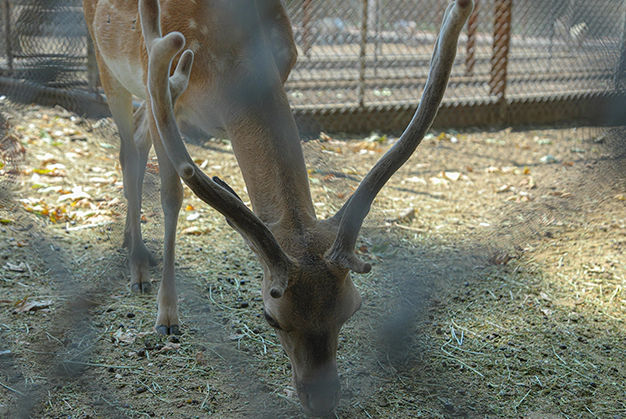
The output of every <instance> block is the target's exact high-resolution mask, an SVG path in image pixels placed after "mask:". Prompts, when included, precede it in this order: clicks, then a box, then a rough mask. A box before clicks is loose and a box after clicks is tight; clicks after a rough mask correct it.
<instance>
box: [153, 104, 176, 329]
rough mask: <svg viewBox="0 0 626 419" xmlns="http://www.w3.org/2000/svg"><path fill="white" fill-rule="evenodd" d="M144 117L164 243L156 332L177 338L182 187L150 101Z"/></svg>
mask: <svg viewBox="0 0 626 419" xmlns="http://www.w3.org/2000/svg"><path fill="white" fill-rule="evenodd" d="M146 104H147V111H146V115H147V117H148V120H149V126H150V132H151V135H152V139H153V143H154V150H155V151H156V154H157V158H158V159H159V173H160V174H161V207H162V208H163V216H164V218H165V237H164V243H163V277H162V281H161V286H160V287H159V295H158V297H157V304H158V314H157V320H156V325H155V329H156V331H157V332H158V333H162V334H164V335H169V334H174V335H178V334H180V328H179V322H178V294H177V293H176V276H175V271H174V262H175V256H176V226H177V225H178V213H179V212H180V207H181V205H182V202H183V186H182V184H181V183H180V177H179V176H178V173H176V169H174V166H173V165H172V163H171V162H170V159H169V158H168V157H167V153H166V152H165V148H164V147H163V143H162V142H161V138H160V137H159V133H158V130H157V128H156V124H155V122H154V117H153V115H152V109H151V107H150V101H149V100H147V101H146Z"/></svg>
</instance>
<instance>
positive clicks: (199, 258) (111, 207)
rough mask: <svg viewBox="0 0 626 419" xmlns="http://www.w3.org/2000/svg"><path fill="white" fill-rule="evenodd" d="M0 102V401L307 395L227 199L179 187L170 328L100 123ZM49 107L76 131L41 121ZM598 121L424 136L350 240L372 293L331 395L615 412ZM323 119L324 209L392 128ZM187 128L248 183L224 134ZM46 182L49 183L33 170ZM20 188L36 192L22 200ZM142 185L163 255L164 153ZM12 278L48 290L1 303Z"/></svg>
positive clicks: (254, 413) (160, 406) (603, 154)
mask: <svg viewBox="0 0 626 419" xmlns="http://www.w3.org/2000/svg"><path fill="white" fill-rule="evenodd" d="M2 107H3V108H2V110H3V112H5V113H6V114H8V115H10V116H12V119H10V120H9V122H10V126H11V129H13V132H14V133H15V135H16V136H18V137H19V138H20V141H21V143H22V144H24V147H25V148H26V154H25V157H24V158H25V160H24V161H23V162H20V163H19V165H18V167H17V169H16V170H15V171H14V172H11V173H12V174H11V177H9V173H8V172H7V173H5V179H6V180H5V182H3V187H4V188H3V190H4V191H10V193H9V194H7V193H5V195H4V196H3V199H2V202H3V208H2V216H1V217H0V218H2V219H3V220H7V221H6V222H7V224H4V225H3V226H2V230H0V257H2V258H3V265H4V268H3V271H2V272H3V273H2V277H1V278H0V287H1V290H2V291H1V295H2V297H1V299H2V303H1V305H0V309H1V314H0V337H1V338H2V342H3V343H2V346H0V367H1V369H0V387H2V388H1V389H0V393H2V394H3V397H2V401H0V417H7V418H9V417H29V416H30V417H46V418H56V417H85V418H86V417H92V418H96V417H107V418H114V417H176V418H179V417H180V418H187V417H190V418H195V417H209V416H215V417H223V418H240V417H251V418H265V417H267V418H275V417H281V418H291V417H302V413H301V409H300V407H299V403H298V402H297V397H296V396H295V395H294V392H293V388H292V387H291V384H290V371H289V368H290V367H289V363H288V360H287V359H286V357H285V355H284V353H283V351H282V349H281V348H280V346H279V344H278V340H277V337H276V336H275V334H274V333H273V331H272V329H271V328H269V327H268V326H267V325H266V324H265V322H264V320H263V318H262V316H261V313H262V301H261V298H260V274H261V270H260V267H259V265H258V263H257V262H256V260H255V259H254V257H253V256H252V254H251V252H250V251H249V250H248V249H247V248H246V247H245V246H244V244H243V241H242V240H241V239H240V238H239V237H238V236H237V235H236V233H234V232H233V231H232V230H231V229H230V228H229V227H228V226H227V225H226V223H225V222H224V221H223V219H222V217H221V216H219V215H217V214H216V213H215V212H214V211H213V210H211V209H210V208H207V207H206V206H205V205H203V204H202V203H200V202H199V201H198V200H197V199H196V198H194V197H193V196H192V195H191V194H190V193H189V192H188V191H187V192H186V201H185V205H188V206H187V208H185V210H184V211H183V212H182V215H181V219H180V224H181V225H180V230H181V232H182V231H186V232H187V234H181V236H180V240H179V249H178V255H179V256H178V276H179V290H180V301H181V304H180V305H181V312H182V313H181V314H182V318H183V327H184V334H183V335H182V336H180V337H179V338H168V337H163V336H158V335H155V334H153V333H151V331H152V326H153V322H154V317H155V307H154V296H152V295H150V296H137V295H132V294H130V293H129V290H128V284H127V276H128V274H127V267H126V266H125V265H126V257H125V254H124V252H123V251H121V250H119V246H120V245H121V241H122V240H121V232H122V228H123V211H124V207H123V199H122V195H121V190H120V188H119V181H120V180H121V174H120V171H119V167H118V165H117V162H116V161H117V158H116V149H115V146H116V140H115V137H114V135H113V134H114V131H113V129H112V128H111V127H110V125H108V124H105V123H97V124H95V126H94V121H83V120H81V119H80V118H75V119H74V120H71V119H70V118H71V116H70V115H67V114H65V113H63V111H61V110H50V109H44V108H41V109H40V108H34V107H26V108H21V107H15V106H13V105H10V104H7V103H3V104H2ZM30 124H32V126H33V128H29V125H30ZM20 126H22V127H23V128H24V129H23V130H20V129H19V128H18V127H20ZM62 128H67V129H72V130H74V133H73V134H71V133H69V132H66V133H64V134H59V135H58V138H57V137H55V136H56V134H54V133H55V131H59V130H60V131H62ZM42 130H48V131H46V132H51V133H53V134H54V135H53V136H51V139H50V138H48V137H47V136H46V135H45V134H42V132H41V131H42ZM598 133H599V131H595V130H590V131H586V132H581V131H580V130H579V131H573V130H571V129H564V130H545V131H525V132H513V131H510V130H507V131H502V132H476V133H463V134H458V133H454V132H452V133H448V135H443V136H440V137H434V138H430V139H428V140H426V141H425V142H424V144H423V145H422V146H420V149H419V151H418V153H417V154H416V155H415V156H413V157H412V158H411V160H410V161H409V163H408V164H407V165H406V166H405V167H404V168H403V169H402V170H401V171H400V172H399V173H398V174H397V175H396V176H395V177H394V178H393V179H392V181H391V183H390V184H389V185H388V186H387V187H386V188H385V189H384V190H383V192H382V194H381V195H380V196H379V197H378V198H377V200H376V202H375V204H374V209H373V212H372V214H371V215H370V216H369V217H368V219H367V223H366V228H365V229H364V230H363V232H362V235H361V238H360V241H359V243H358V247H359V251H360V252H361V253H362V257H364V258H367V259H371V261H372V262H373V263H374V265H375V266H374V270H373V271H372V273H370V274H368V275H355V278H354V280H355V283H356V285H357V287H358V288H359V290H360V291H361V293H362V294H363V298H364V304H363V307H362V308H361V310H360V311H359V312H358V313H357V314H356V315H355V316H354V317H353V318H352V319H351V320H350V321H349V322H348V323H347V324H346V325H345V326H344V328H343V331H342V335H341V340H340V348H339V354H338V358H339V366H340V371H341V380H342V385H343V390H344V395H343V400H342V403H341V405H340V407H339V410H338V412H337V415H336V417H341V418H364V417H372V418H376V417H380V418H388V417H393V418H409V417H410V418H414V417H425V418H454V417H467V418H509V417H526V418H553V417H554V418H556V417H559V418H623V417H626V405H625V403H624V398H623V395H624V394H626V388H625V387H626V385H625V384H624V383H626V380H625V378H626V370H624V366H623V360H624V356H625V355H626V341H625V339H624V334H623V328H624V318H625V317H624V314H625V311H626V299H625V297H624V288H625V287H626V283H625V279H624V275H625V267H624V263H623V260H624V259H623V252H624V246H625V243H626V241H625V240H624V234H623V233H624V229H625V228H626V217H625V212H624V205H623V204H624V201H623V196H624V195H623V194H624V190H623V189H624V188H623V186H624V182H623V173H626V171H623V170H622V167H623V166H622V160H621V157H620V156H621V152H619V150H621V149H620V147H616V145H618V146H619V145H620V144H621V138H623V137H619V136H612V137H611V136H609V137H605V138H604V139H599V138H598ZM72 136H74V137H80V139H77V138H74V139H73V140H72V138H73V137H72ZM336 137H338V138H339V139H337V138H334V139H333V138H326V139H325V141H323V142H321V141H311V142H308V143H305V144H304V147H305V151H306V156H307V161H308V164H309V167H310V168H311V169H313V170H311V173H310V179H311V187H312V192H313V195H314V202H315V203H316V208H317V211H318V214H319V215H320V216H325V215H328V214H332V213H333V211H335V210H336V209H337V208H338V207H339V205H340V204H341V203H342V202H343V201H344V200H345V197H346V196H348V195H349V194H350V192H351V190H352V189H353V188H354V187H355V186H356V185H357V184H358V180H360V179H361V177H362V176H363V175H364V174H365V172H366V171H367V168H369V167H371V165H372V164H373V162H374V161H375V160H376V159H377V158H379V157H380V155H381V152H382V151H384V150H385V149H386V148H387V147H388V146H389V144H388V142H385V141H381V143H379V142H376V141H364V139H362V138H361V139H356V140H355V139H352V138H345V139H342V137H341V136H336ZM347 140H350V141H347ZM370 140H371V139H370ZM77 150H78V151H77ZM81 150H83V151H81ZM190 150H191V152H192V154H193V155H194V156H195V157H196V158H197V159H198V161H200V162H201V163H203V162H205V161H206V163H204V165H205V168H206V170H207V171H209V172H211V173H212V174H215V175H218V176H220V177H221V178H222V179H224V180H226V181H227V182H228V183H229V184H230V185H232V186H233V188H234V189H235V190H236V191H237V192H238V193H242V192H243V190H244V185H243V182H242V180H241V178H240V175H239V173H238V171H237V168H236V163H235V160H234V157H233V155H232V152H231V151H230V148H229V146H228V144H227V143H224V142H209V143H207V144H206V145H205V146H204V147H201V146H190ZM46 153H50V154H52V155H53V156H54V157H55V158H54V160H56V164H64V168H62V169H59V170H62V171H63V172H64V173H63V174H62V175H60V176H56V177H54V176H48V175H46V174H39V175H38V176H39V178H38V179H37V178H35V177H34V174H36V173H34V172H33V171H32V169H46V167H47V165H48V164H54V163H50V162H44V161H43V160H42V159H38V158H37V156H43V155H45V154H46ZM68 153H75V154H77V155H78V156H79V157H74V160H73V161H70V160H71V159H70V157H68ZM81 153H84V155H81ZM547 155H551V156H554V157H555V158H556V159H557V160H558V163H552V164H550V163H546V164H544V163H542V162H541V161H542V160H541V159H542V157H544V156H547ZM70 156H72V154H70ZM44 160H45V159H44ZM94 168H97V169H98V170H95V171H94ZM100 169H102V170H100ZM153 172H154V170H153ZM457 174H458V176H457ZM93 178H102V179H104V181H102V179H101V180H98V181H97V182H94V181H93ZM41 183H46V185H47V186H42V185H40V184H41ZM51 186H55V187H56V186H59V187H60V188H61V190H59V189H55V188H52V189H49V190H48V192H41V190H42V188H50V187H51ZM76 186H82V187H83V191H86V192H87V193H88V194H89V196H90V198H88V199H87V198H83V199H84V202H80V199H77V200H76V201H72V202H77V203H76V204H75V205H74V206H72V205H69V204H68V205H66V206H65V212H63V211H62V208H60V207H61V206H62V205H61V204H62V203H63V201H58V200H59V198H60V197H61V195H64V194H66V193H68V192H69V193H71V190H72V188H75V187H76ZM89 188H91V189H89ZM242 196H243V197H244V200H245V194H242ZM26 198H37V199H40V201H39V202H38V203H35V202H31V203H30V204H28V205H30V210H29V211H30V212H27V211H24V208H27V206H26V204H23V203H22V202H19V201H18V199H26ZM116 198H118V201H115V199H116ZM146 201H147V204H146V206H145V208H144V215H145V224H144V227H145V231H146V236H145V237H146V238H147V241H148V245H149V247H151V248H152V249H153V250H154V252H155V254H156V255H157V257H160V254H161V250H160V241H161V216H160V210H159V207H158V181H157V175H156V173H151V174H149V176H148V178H147V186H146ZM92 204H93V206H95V209H94V207H92V206H91V205H92ZM34 205H39V209H40V211H39V213H37V209H33V206H34ZM81 205H82V206H83V207H81ZM81 208H82V210H84V212H83V213H79V210H81ZM408 208H414V212H410V211H409V212H407V211H406V210H407V209H408ZM43 209H47V212H46V213H45V214H44V212H43V211H41V210H43ZM57 210H58V211H57ZM87 210H90V211H92V212H93V214H87V213H86V211H87ZM55 211H57V212H55ZM59 211H60V212H59ZM51 213H54V214H57V215H58V217H61V218H59V219H56V222H52V221H51V218H50V214H51ZM55 216H56V215H55ZM62 217H65V218H62ZM21 262H24V267H25V268H24V269H21V270H20V269H17V268H16V270H11V269H10V266H9V265H8V264H9V263H11V264H12V265H11V266H14V267H15V266H19V264H20V263H21ZM158 277H159V269H158V268H156V269H155V270H154V271H153V278H155V280H156V282H157V283H158ZM25 297H28V298H27V300H25V301H30V302H37V301H47V300H52V301H53V303H52V305H51V306H50V307H48V308H43V309H41V310H30V311H27V312H23V313H14V311H15V309H16V307H18V306H19V304H20V301H24V299H25ZM16 303H17V305H16Z"/></svg>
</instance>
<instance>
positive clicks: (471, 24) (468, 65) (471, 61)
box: [465, 0, 480, 76]
mask: <svg viewBox="0 0 626 419" xmlns="http://www.w3.org/2000/svg"><path fill="white" fill-rule="evenodd" d="M479 4H480V0H474V10H473V11H472V14H471V15H470V17H469V20H468V21H467V54H466V55H465V73H466V74H467V75H468V76H471V75H472V74H473V73H474V66H475V65H476V29H477V28H478V6H479Z"/></svg>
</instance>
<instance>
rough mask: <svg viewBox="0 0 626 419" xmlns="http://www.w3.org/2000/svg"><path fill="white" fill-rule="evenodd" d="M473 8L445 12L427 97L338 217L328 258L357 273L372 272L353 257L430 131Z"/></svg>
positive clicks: (461, 4) (462, 1)
mask: <svg viewBox="0 0 626 419" xmlns="http://www.w3.org/2000/svg"><path fill="white" fill-rule="evenodd" d="M473 8H474V3H473V0H457V1H456V3H453V4H451V5H449V6H448V8H447V9H446V12H445V15H444V20H443V25H442V29H441V32H440V33H439V37H438V38H437V42H436V44H435V51H434V53H433V57H432V59H431V63H430V71H429V74H428V80H427V82H426V86H425V88H424V94H423V95H422V99H421V100H420V103H419V106H418V109H417V111H416V112H415V115H414V116H413V119H412V120H411V122H410V124H409V125H408V127H407V128H406V130H405V131H404V133H403V134H402V136H401V137H400V139H399V140H398V142H397V143H396V144H395V145H394V146H393V147H392V148H391V149H390V150H389V151H388V152H387V154H385V155H384V156H383V157H382V158H381V159H380V160H379V161H378V162H377V163H376V165H375V166H374V167H373V168H372V170H371V171H370V172H369V173H368V174H367V175H366V176H365V178H364V179H363V181H362V182H361V184H360V185H359V187H358V189H357V190H356V191H355V193H354V194H353V195H352V196H351V197H350V199H349V200H348V202H346V203H345V204H344V206H343V207H342V208H341V209H340V210H339V211H338V212H337V214H335V216H334V218H335V219H338V220H340V224H339V230H338V233H337V237H336V239H335V242H334V244H333V246H332V248H331V249H330V250H329V251H328V253H327V258H328V259H329V260H332V261H334V262H336V263H338V264H339V265H341V266H343V267H345V268H347V269H350V270H352V271H354V272H358V273H367V272H369V270H370V269H371V265H370V264H369V263H364V262H362V261H361V260H359V258H357V256H356V255H355V254H354V246H355V245H356V240H357V237H358V234H359V230H360V229H361V226H362V224H363V220H364V219H365V217H366V216H367V214H368V212H369V210H370V207H371V204H372V202H373V201H374V198H376V195H377V194H378V192H380V190H381V189H382V187H383V186H384V185H385V183H387V181H388V180H389V178H390V177H391V176H392V175H393V174H394V173H395V172H396V171H397V170H398V169H399V168H400V167H401V166H402V165H403V164H404V163H406V161H407V160H408V159H409V157H411V155H412V154H413V152H414V151H415V149H416V148H417V146H418V145H419V144H420V142H421V141H422V139H423V138H424V135H425V134H426V132H427V131H428V130H429V129H430V126H431V125H432V123H433V121H434V119H435V116H436V115H437V111H438V109H439V105H440V104H441V100H442V99H443V95H444V92H445V90H446V86H447V84H448V79H449V77H450V72H451V70H452V65H453V63H454V58H455V57H456V49H457V43H458V39H459V35H460V33H461V30H462V29H463V26H464V25H465V22H466V21H467V19H468V17H469V15H470V13H471V12H472V10H473Z"/></svg>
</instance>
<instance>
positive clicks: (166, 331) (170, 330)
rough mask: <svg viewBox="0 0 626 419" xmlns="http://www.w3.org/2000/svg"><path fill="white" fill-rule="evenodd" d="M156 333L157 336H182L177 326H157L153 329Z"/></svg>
mask: <svg viewBox="0 0 626 419" xmlns="http://www.w3.org/2000/svg"><path fill="white" fill-rule="evenodd" d="M155 329H156V331H157V333H158V334H160V335H180V334H182V333H181V332H180V328H179V327H178V325H177V324H174V325H171V326H164V325H162V326H157V327H155Z"/></svg>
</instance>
